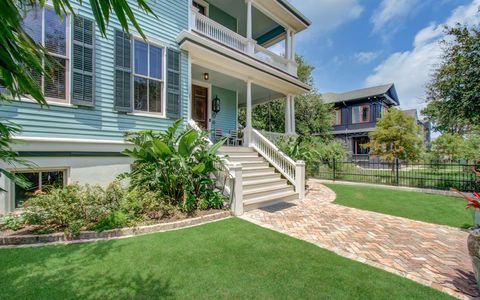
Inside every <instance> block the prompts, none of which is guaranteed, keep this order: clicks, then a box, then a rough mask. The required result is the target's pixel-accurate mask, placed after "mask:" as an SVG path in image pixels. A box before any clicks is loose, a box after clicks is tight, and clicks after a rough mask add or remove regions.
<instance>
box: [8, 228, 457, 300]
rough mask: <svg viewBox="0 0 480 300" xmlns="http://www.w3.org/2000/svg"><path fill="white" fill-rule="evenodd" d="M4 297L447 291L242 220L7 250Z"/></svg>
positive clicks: (356, 295)
mask: <svg viewBox="0 0 480 300" xmlns="http://www.w3.org/2000/svg"><path fill="white" fill-rule="evenodd" d="M0 266H1V272H0V291H1V296H0V297H1V298H3V299H67V298H68V299H71V298H74V299H75V298H77V299H126V298H127V299H154V298H172V299H217V298H220V299H232V298H233V299H243V298H256V299H326V298H330V299H387V298H388V299H447V298H449V297H448V296H447V295H446V294H442V293H441V292H438V291H436V290H433V289H431V288H428V287H425V286H422V285H420V284H417V283H415V282H413V281H410V280H408V279H405V278H402V277H399V276H396V275H393V274H390V273H387V272H384V271H381V270H378V269H376V268H373V267H370V266H367V265H364V264H361V263H358V262H354V261H352V260H349V259H346V258H342V257H340V256H337V255H336V254H334V253H332V252H329V251H326V250H323V249H320V248H318V247H316V246H314V245H311V244H308V243H306V242H303V241H300V240H296V239H293V238H290V237H288V236H285V235H282V234H279V233H276V232H273V231H270V230H267V229H263V228H261V227H258V226H256V225H253V224H250V223H248V222H245V221H242V220H240V219H228V220H224V221H220V222H216V223H210V224H206V225H203V226H199V227H194V228H189V229H183V230H178V231H171V232H167V233H159V234H152V235H146V236H141V237H135V238H128V239H122V240H114V241H108V242H97V243H89V244H77V245H61V246H49V247H40V248H38V247H37V248H21V249H8V250H5V249H4V250H0Z"/></svg>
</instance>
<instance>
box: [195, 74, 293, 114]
mask: <svg viewBox="0 0 480 300" xmlns="http://www.w3.org/2000/svg"><path fill="white" fill-rule="evenodd" d="M204 73H208V74H209V80H204V79H203V74H204ZM192 79H193V80H196V81H200V82H203V83H208V84H211V85H214V86H218V87H221V88H224V89H228V90H231V91H237V92H238V104H239V106H245V105H246V99H247V95H246V91H247V83H246V82H245V81H243V80H240V79H237V78H234V77H231V76H229V75H226V74H223V73H220V72H217V71H214V70H211V69H208V68H205V67H202V66H198V65H192ZM282 97H285V95H284V94H282V93H279V92H276V91H274V90H271V89H268V88H265V87H263V86H260V85H256V84H255V83H254V84H253V85H252V104H253V105H258V104H262V103H266V102H269V101H273V100H275V99H278V98H282Z"/></svg>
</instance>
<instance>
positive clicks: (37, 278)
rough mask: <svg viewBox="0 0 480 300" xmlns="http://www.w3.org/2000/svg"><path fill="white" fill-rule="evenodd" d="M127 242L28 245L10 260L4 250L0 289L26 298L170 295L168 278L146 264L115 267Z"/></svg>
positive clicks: (118, 297) (123, 297)
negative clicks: (49, 245) (126, 269)
mask: <svg viewBox="0 0 480 300" xmlns="http://www.w3.org/2000/svg"><path fill="white" fill-rule="evenodd" d="M123 247H124V244H120V243H112V242H97V243H92V244H88V245H86V244H79V245H61V246H52V247H44V248H36V247H35V248H24V249H18V250H17V251H16V255H15V257H10V258H12V259H11V260H10V262H9V261H7V260H8V259H9V257H8V255H2V252H1V250H0V265H2V269H3V270H2V272H1V274H0V290H2V294H4V295H16V297H17V298H27V299H67V298H68V299H149V298H152V297H155V298H172V297H173V296H174V294H173V292H172V288H171V281H170V279H168V278H165V279H163V278H162V279H160V278H159V274H154V273H153V272H152V271H151V270H149V268H148V267H143V268H142V266H138V267H136V268H132V269H130V270H128V271H127V272H125V269H122V270H123V272H121V271H117V268H115V266H116V265H117V264H122V263H124V262H125V261H124V260H123V261H122V257H123V256H122V248H123ZM138 255H141V253H138ZM19 261H21V264H18V262H19ZM13 262H16V263H13ZM92 265H94V266H95V267H92ZM120 269H121V268H120ZM0 298H1V297H0Z"/></svg>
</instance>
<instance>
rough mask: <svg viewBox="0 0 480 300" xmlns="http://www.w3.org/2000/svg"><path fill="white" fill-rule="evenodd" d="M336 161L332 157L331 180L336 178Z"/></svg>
mask: <svg viewBox="0 0 480 300" xmlns="http://www.w3.org/2000/svg"><path fill="white" fill-rule="evenodd" d="M336 172H337V162H336V161H335V158H334V159H333V181H335V179H336V178H337V174H336Z"/></svg>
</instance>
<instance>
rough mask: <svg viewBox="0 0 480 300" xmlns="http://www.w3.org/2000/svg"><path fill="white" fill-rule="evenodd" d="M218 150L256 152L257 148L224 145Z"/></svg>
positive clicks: (222, 151) (225, 151) (221, 151)
mask: <svg viewBox="0 0 480 300" xmlns="http://www.w3.org/2000/svg"><path fill="white" fill-rule="evenodd" d="M218 151H219V153H233V152H236V153H238V152H255V150H253V148H250V147H228V146H222V147H220V149H219V150H218Z"/></svg>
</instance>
